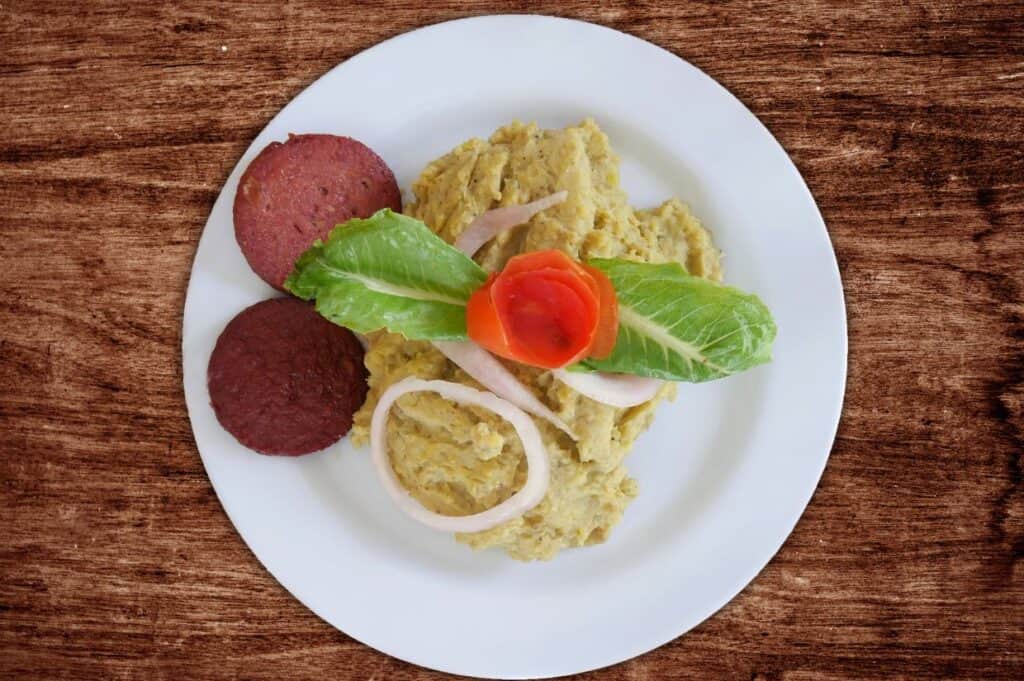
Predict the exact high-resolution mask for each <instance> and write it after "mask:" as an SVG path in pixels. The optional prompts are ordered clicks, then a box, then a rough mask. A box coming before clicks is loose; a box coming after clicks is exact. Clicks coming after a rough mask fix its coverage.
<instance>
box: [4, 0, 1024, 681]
mask: <svg viewBox="0 0 1024 681" xmlns="http://www.w3.org/2000/svg"><path fill="white" fill-rule="evenodd" d="M496 11H516V12H539V13H549V14H560V15H566V16H575V17H580V18H583V19H587V20H590V21H595V22H599V23H602V24H606V25H609V26H612V27H614V28H618V29H621V30H625V31H628V32H630V33H633V34H636V35H639V36H641V37H643V38H646V39H648V40H650V41H652V42H654V43H656V44H658V45H661V46H663V47H665V48H667V49H669V50H671V51H673V52H675V53H677V54H679V55H681V56H682V57H684V58H686V59H688V60H690V61H691V62H692V63H694V64H695V65H697V66H698V67H700V68H702V69H703V70H705V71H706V72H707V73H708V74H710V75H711V76H712V77H714V78H715V79H717V80H718V81H719V82H721V83H722V84H724V85H725V86H726V87H727V88H729V89H730V90H731V91H733V92H734V93H735V94H736V95H737V96H738V97H739V98H740V99H741V100H742V101H743V102H744V103H745V104H746V105H747V106H749V107H750V108H751V109H752V110H753V111H754V113H755V114H757V115H758V116H759V117H760V119H761V120H762V121H764V123H765V124H766V125H767V126H768V127H769V129H771V131H772V132H773V133H774V134H775V135H776V136H777V137H778V139H779V140H780V141H781V143H782V144H783V146H784V147H785V148H786V150H787V151H788V152H789V153H790V154H791V155H792V157H793V159H794V160H795V162H796V164H797V166H798V167H799V168H800V170H801V171H802V172H803V174H804V177H805V178H806V179H807V182H808V184H809V186H810V188H811V190H812V192H813V193H814V195H815V197H816V198H817V200H818V203H819V205H820V207H821V210H822V213H823V214H824V216H825V219H826V222H827V223H828V225H829V230H830V233H831V235H832V239H833V242H834V244H835V248H836V252H837V254H838V258H839V262H840V266H841V269H842V274H843V279H844V282H845V288H846V296H847V303H848V306H849V318H850V367H849V368H850V373H849V384H848V394H847V401H846V408H845V411H844V415H843V420H842V424H841V426H840V430H839V436H838V439H837V441H836V445H835V449H834V451H833V453H832V458H831V460H830V462H829V466H828V468H827V470H826V472H825V475H824V478H823V480H822V481H821V485H820V487H819V489H818V491H817V493H816V494H815V497H814V499H813V501H812V503H811V505H810V507H809V508H808V510H807V512H806V514H805V515H804V517H803V519H802V520H801V521H800V523H799V525H798V526H797V528H796V531H795V532H794V533H793V535H792V536H791V537H790V539H789V541H788V542H787V543H786V545H785V546H784V548H783V549H782V551H781V552H780V553H779V554H778V556H776V558H775V559H774V560H773V561H772V562H771V564H770V565H769V566H768V567H767V568H766V569H765V571H764V572H763V573H762V574H761V575H760V577H758V579H757V580H756V581H754V583H753V584H751V585H750V586H749V587H748V588H747V589H746V590H745V591H744V592H743V593H742V594H741V595H740V596H739V597H737V598H736V599H735V600H734V601H732V602H731V603H730V604H729V605H727V606H726V607H725V608H723V609H722V610H721V611H720V612H719V613H718V614H717V615H715V616H714V617H712V618H711V619H710V620H708V621H707V622H705V623H704V624H702V625H701V626H699V627H698V628H697V629H695V630H694V631H692V632H691V633H689V634H688V635H686V636H684V637H682V638H680V639H677V640H676V641H674V642H672V643H670V644H668V645H666V646H664V647H662V648H660V649H658V650H657V651H654V652H652V653H650V654H648V655H645V656H643V657H641V658H638V659H636V660H632V661H630V662H627V663H624V664H621V665H618V666H617V667H614V668H612V669H608V670H604V671H601V672H598V673H595V674H593V675H592V678H594V679H621V678H628V679H637V680H642V679H662V678H681V679H682V678H704V679H711V678H713V679H718V678H722V679H787V680H793V681H796V680H802V679H883V678H884V679H897V678H899V679H937V678H943V679H981V678H986V679H997V678H999V679H1020V678H1024V474H1022V466H1024V463H1022V454H1024V276H1022V275H1021V269H1022V265H1024V4H1022V3H1020V2H992V3H977V4H975V3H966V2H913V3H892V2H888V1H882V0H873V1H871V2H860V3H855V4H852V3H847V2H838V1H837V2H819V1H816V2H807V3H804V2H800V3H796V2H794V3H791V4H785V5H783V4H771V3H763V2H730V3H724V4H719V3H702V2H687V3H664V2H630V1H626V0H615V1H612V2H606V3H591V2H582V1H579V0H575V1H572V2H561V3H554V2H516V3H486V2H452V1H445V2H437V3H411V2H394V3H360V4H358V5H355V4H353V5H345V4H342V3H333V2H324V3H319V4H313V3H304V2H288V3H283V4H282V3H279V2H248V1H246V2H227V3H219V2H204V3H190V4H180V5H170V4H168V5H164V4H162V3H131V2H123V3H113V2H111V3H108V2H88V3H83V4H81V5H80V4H79V3H70V2H66V3H51V2H38V1H34V0H0V234H2V238H0V294H2V295H0V339H2V340H0V423H2V427H0V433H2V434H0V445H2V451H0V481H2V487H0V519H2V526H0V529H2V532H3V539H2V541H0V677H3V678H5V679H6V678H40V679H44V678H45V679H57V678H60V679H94V678H95V679H99V678H132V679H135V678H138V679H179V678H189V679H230V678H246V679H280V678H312V677H322V676H325V675H329V676H330V677H333V678H346V677H351V678H366V679H369V678H376V679H414V678H415V679H419V678H426V679H434V678H441V677H442V675H441V674H437V673H433V672H427V671H424V670H420V669H417V668H415V667H412V666H410V665H407V664H404V663H401V662H398V661H395V660H392V659H390V658H388V657H386V656H384V655H381V654H379V653H377V652H375V651H373V650H370V649H369V648H366V647H364V646H362V645H361V644H359V643H357V642H355V641H353V640H351V639H349V638H348V637H346V636H345V635H344V634H341V633H339V632H337V631H335V630H334V629H332V628H331V627H330V626H328V625H326V624H325V623H323V622H322V621H320V620H319V619H317V618H316V617H315V616H314V615H313V614H311V613H310V612H309V611H307V610H306V609H305V608H304V607H303V606H302V605H300V604H299V603H298V602H297V601H295V600H294V599H293V598H292V597H290V596H289V595H288V594H287V593H286V592H285V591H284V590H283V589H282V588H281V587H280V586H278V585H277V583H276V582H275V581H274V580H273V579H272V578H271V577H270V576H269V575H268V574H267V573H266V572H265V571H264V570H263V568H262V567H261V566H260V565H259V563H258V562H257V561H256V559H255V558H254V557H253V556H252V555H251V554H250V553H249V551H248V550H247V549H246V547H245V546H244V545H243V543H242V542H241V540H240V539H239V537H238V536H237V534H236V533H235V531H234V529H233V528H232V526H231V524H230V522H229V521H228V519H227V518H226V516H225V515H224V513H223V511H222V510H221V508H220V505H219V503H218V502H217V499H216V497H215V495H214V493H213V490H212V488H211V487H210V484H209V481H208V480H207V478H206V476H205V474H204V472H203V468H202V464H201V462H200V460H199V457H198V455H197V452H196V449H195V445H194V442H193V440H192V435H191V431H190V428H189V423H188V418H187V416H186V413H185V404H184V399H183V395H182V389H181V370H180V360H181V358H180V350H179V347H180V325H181V312H182V305H183V301H184V294H185V286H186V282H187V279H188V273H189V267H190V265H191V261H192V256H193V253H194V251H195V247H196V243H197V241H198V238H199V235H200V232H201V230H202V227H203V224H204V222H205V220H206V217H207V214H208V213H209V210H210V208H211V206H212V203H213V201H214V199H215V197H216V195H217V192H218V191H219V189H220V187H221V185H222V183H223V182H224V180H225V179H226V177H227V175H228V173H229V171H230V169H231V168H232V166H233V165H234V164H235V162H236V161H237V159H238V158H239V156H240V155H241V153H242V152H243V150H244V149H245V148H246V146H247V145H248V144H249V143H250V141H251V140H252V138H253V137H254V136H255V135H256V134H257V133H258V132H259V130H260V129H261V128H262V127H263V126H264V125H265V124H266V123H267V121H268V120H269V119H270V118H271V117H272V116H273V115H274V114H275V113H276V112H277V111H278V110H279V109H280V108H281V107H282V106H284V105H285V104H286V103H287V102H288V101H289V100H290V99H291V98H292V97H294V96H295V95H296V94H297V93H298V92H299V91H300V90H301V89H302V88H303V87H304V86H306V85H307V84H309V83H310V82H311V81H313V80H314V79H315V78H317V77H318V76H320V75H321V74H322V73H324V72H325V71H326V70H328V69H329V68H331V67H332V66H334V65H335V64H337V63H339V62H342V61H344V60H346V59H348V58H349V57H351V56H352V55H354V54H356V53H357V52H359V51H360V50H363V49H365V48H367V47H369V46H371V45H374V44H375V43H377V42H379V41H381V40H383V39H385V38H388V37H391V36H394V35H396V34H399V33H402V32H404V31H407V30H410V29H413V28H416V27H418V26H422V25H424V24H428V23H434V22H437V21H441V20H445V19H451V18H455V17H458V16H464V15H469V14H485V13H491V12H496Z"/></svg>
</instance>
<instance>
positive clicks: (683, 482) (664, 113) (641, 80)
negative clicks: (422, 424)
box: [182, 16, 846, 678]
mask: <svg viewBox="0 0 1024 681" xmlns="http://www.w3.org/2000/svg"><path fill="white" fill-rule="evenodd" d="M585 116H593V117H594V118H595V119H596V120H597V122H598V123H599V124H600V125H601V127H602V128H603V129H604V130H605V131H606V132H607V133H608V135H609V137H610V138H611V142H612V146H613V147H614V148H615V149H616V150H618V152H619V153H620V154H621V156H622V161H623V162H622V173H621V176H622V183H623V185H624V186H625V188H626V190H627V191H628V192H629V195H630V198H631V200H632V203H633V204H634V205H637V206H650V205H654V204H657V203H659V202H660V201H662V200H663V199H665V198H667V197H669V196H679V197H680V198H682V199H683V200H684V201H686V202H688V203H689V204H690V206H691V207H692V209H693V211H694V213H696V215H698V216H699V217H700V218H701V219H702V220H703V221H704V223H705V224H706V225H707V226H708V227H709V228H710V229H711V230H712V232H713V233H714V236H715V240H716V241H717V243H718V244H719V246H720V247H722V248H723V249H724V250H725V252H726V254H727V258H726V260H725V263H726V279H727V281H728V282H729V283H731V284H734V285H736V286H739V287H741V288H744V289H748V290H750V291H754V292H756V293H758V294H759V295H760V296H761V297H762V298H763V299H764V300H765V302H767V304H768V305H769V306H770V307H771V309H772V310H773V312H774V314H775V319H776V321H777V323H778V326H779V336H778V341H777V343H776V348H775V359H774V361H773V362H772V363H771V364H769V365H767V366H763V367H759V368H758V369H755V370H753V371H750V372H748V373H746V374H743V375H740V376H735V377H732V378H729V379H726V380H724V381H719V382H714V383H709V384H703V385H681V386H680V390H679V398H678V399H677V400H676V402H674V403H671V404H665V405H662V407H661V408H660V410H659V413H658V418H657V419H656V421H655V424H654V426H653V427H652V428H651V430H650V431H648V432H647V433H645V434H644V435H643V436H642V437H641V438H640V440H639V441H638V442H637V444H636V448H635V450H634V452H633V454H632V455H631V456H630V457H629V458H628V459H627V466H628V468H629V470H630V473H631V474H632V476H633V477H635V478H636V479H637V480H638V481H639V483H640V489H641V492H640V496H639V498H637V499H636V500H635V501H634V502H633V504H632V505H631V506H629V508H628V509H627V510H626V514H625V518H624V519H623V521H622V523H621V524H620V525H619V526H618V527H617V528H616V529H615V531H614V532H612V534H611V537H610V539H609V540H608V542H607V543H605V544H602V545H600V546H594V547H590V548H585V549H575V550H570V551H565V552H563V553H562V554H560V555H559V556H557V557H556V558H555V560H553V561H551V562H547V563H532V564H522V563H518V562H515V561H513V560H511V559H509V558H507V557H505V555H504V554H503V553H500V552H495V551H487V552H480V553H475V552H473V551H471V550H470V549H468V548H467V547H465V546H463V545H461V544H457V543H455V541H454V539H453V538H452V537H451V536H449V535H445V534H438V533H434V532H432V531H430V530H428V529H426V528H423V527H421V526H420V525H417V524H416V523H415V522H413V521H412V520H410V519H408V518H407V517H406V516H404V515H402V514H401V513H400V512H399V511H397V510H396V509H395V508H393V507H392V506H391V504H390V503H389V501H388V498H387V495H386V494H385V492H384V490H383V489H381V488H380V487H379V486H378V485H377V482H376V479H375V477H374V474H373V471H372V469H371V466H370V458H369V455H368V453H367V452H366V451H360V450H354V449H353V448H352V447H351V446H350V445H349V444H348V443H347V442H343V443H342V444H340V445H338V446H336V447H335V448H333V449H330V450H328V451H326V452H323V453H319V454H315V455H311V456H307V457H302V458H298V459H289V458H275V457H266V456H259V455H257V454H254V453H253V452H251V451H248V450H246V449H245V448H243V447H242V446H241V445H239V444H238V443H237V442H236V441H235V440H234V439H233V438H232V437H231V436H230V435H229V434H227V433H226V432H225V431H224V430H222V429H221V427H220V426H219V425H218V423H217V421H216V419H215V417H214V414H213V411H212V410H211V408H210V406H209V400H208V396H207V391H206V365H207V361H208V359H209V356H210V352H211V350H212V349H213V345H214V342H215V341H216V338H217V335H218V334H219V333H220V331H221V329H223V328H224V325H225V324H226V323H227V322H228V320H230V319H231V317H232V316H234V315H235V314H236V313H237V312H239V311H240V310H242V309H243V308H244V307H246V306H248V305H250V304H252V303H254V302H256V301H258V300H261V299H264V298H267V297H270V296H272V295H274V292H273V291H272V290H271V289H270V288H268V287H267V286H266V285H264V284H263V283H262V282H261V281H260V280H259V279H258V278H257V277H256V276H255V275H254V274H252V272H251V271H250V270H249V268H248V266H247V265H246V263H245V260H244V259H243V258H242V255H241V253H239V250H238V247H237V246H236V245H235V240H234V233H233V229H232V221H231V206H232V201H233V199H234V195H235V188H236V185H237V183H238V177H239V175H240V174H241V172H242V170H243V169H244V168H245V167H246V166H247V165H248V163H249V161H250V160H252V158H253V157H254V156H255V155H256V153H257V152H259V150H260V149H262V148H263V147H264V146H266V145H267V143H269V142H271V141H273V140H283V139H285V137H286V136H287V134H288V133H290V132H295V133H302V132H324V133H335V134H339V135H349V136H352V137H355V138H357V139H359V140H362V141H363V142H365V143H366V144H368V145H369V146H371V147H372V148H373V149H375V150H376V151H377V152H378V153H379V154H380V155H381V156H382V157H383V158H384V159H385V160H386V161H387V162H388V163H389V164H390V165H391V167H392V168H393V169H394V171H395V174H396V175H397V177H398V181H399V184H400V185H401V186H402V187H403V189H406V190H407V189H408V187H409V185H410V183H411V182H412V180H413V179H414V178H415V177H416V175H417V174H418V173H419V171H420V170H421V169H422V168H423V166H424V165H425V164H426V163H427V162H429V161H430V160H432V159H434V158H435V157H437V156H439V155H441V154H443V153H444V152H446V151H447V150H449V149H450V148H452V147H453V146H455V145H456V144H457V143H459V142H461V141H463V140H465V139H467V138H469V137H472V136H475V135H476V136H486V135H488V134H489V133H490V132H491V131H493V130H494V129H495V128H497V127H499V126H501V125H502V124H504V123H507V122H509V121H511V120H513V119H520V120H528V121H537V122H538V123H539V124H541V125H542V126H546V127H562V126H565V125H569V124H574V123H576V122H578V121H579V120H581V119H582V118H584V117H585ZM182 346H183V347H182V355H183V362H184V381H185V396H186V399H187V402H188V410H189V416H190V418H191V420H192V428H193V430H194V432H195V438H196V444H197V446H198V448H199V452H200V454H201V455H202V458H203V463H204V465H205V466H206V470H207V472H208V473H209V476H210V480H211V481H212V482H213V485H214V487H215V488H216V490H217V495H218V496H219V497H220V500H221V503H222V504H223V505H224V509H225V510H226V511H227V513H228V515H229V516H230V518H231V520H232V522H233V523H234V524H235V527H237V528H238V532H239V533H240V534H241V535H242V538H243V539H244V540H245V541H246V543H247V544H248V545H249V547H250V548H251V549H252V551H253V552H254V553H255V554H256V556H257V557H258V558H259V559H260V561H262V563H263V564H264V565H265V566H266V567H267V569H268V570H270V572H271V574H273V575H274V577H275V578H277V580H278V581H280V582H281V584H282V585H284V587H285V588H287V589H288V590H289V591H290V592H291V593H293V594H294V595H295V597H296V598H298V599H299V600H300V601H302V602H303V603H304V604H306V606H308V607H309V608H310V609H311V610H313V611H314V612H315V613H317V614H318V615H319V616H320V617H322V618H323V619H325V620H327V621H328V622H330V623H331V624H332V625H334V626H335V627H337V628H338V629H340V630H342V631H344V632H345V633H346V634H348V635H349V636H352V637H353V638H356V639H358V640H360V641H362V642H364V643H366V644H367V645H370V646H373V647H374V648H376V649H378V650H381V651H383V652H385V653H387V654H389V655H393V656H395V657H398V658H401V659H403V660H408V661H410V662H414V663H416V664H419V665H423V666H425V667H432V668H434V669H440V670H444V671H448V672H454V673H459V674H468V675H474V676H483V677H506V678H508V677H546V676H556V675H561V674H570V673H574V672H580V671H585V670H588V669H593V668H596V667H602V666H605V665H610V664H613V663H615V662H619V661H621V660H625V659H627V658H630V657H633V656H635V655H639V654H641V653H643V652H646V651H648V650H651V649H652V648H655V647H657V646H659V645H661V644H662V643H665V642H666V641H670V640H672V639H673V638H675V637H677V636H679V635H680V634H682V633H684V632H686V631H687V630H688V629H690V628H691V627H693V626H695V625H697V624H699V623H700V622H701V621H702V620H704V619H705V618H707V617H708V616H709V615H711V614H712V613H714V612H715V611H716V610H717V609H718V608H720V607H722V605H724V604H725V603H726V602H727V601H729V599H731V598H732V597H733V596H735V595H736V594H737V593H739V591H740V590H741V589H743V587H744V586H745V585H746V584H747V583H748V582H750V580H751V579H753V578H754V576H756V575H757V573H758V572H759V571H760V570H761V569H762V568H763V567H764V565H765V564H766V563H767V562H768V560H769V559H770V558H771V557H772V555H773V554H774V553H775V552H776V551H777V550H778V549H779V547H780V546H781V545H782V543H783V541H784V540H785V539H786V537H787V536H788V535H789V533H790V531H791V530H792V529H793V526H794V524H795V523H796V521H797V519H798V518H799V517H800V513H801V512H802V511H803V509H804V507H805V506H806V505H807V502H808V501H809V500H810V498H811V494H812V493H813V492H814V488H815V486H816V485H817V482H818V478H819V477H820V475H821V472H822V469H823V468H824V466H825V461H826V459H827V458H828V453H829V449H830V448H831V445H832V440H833V437H834V436H835V431H836V426H837V423H838V420H839V413H840V409H841V406H842V398H843V389H844V383H845V375H846V320H845V310H844V305H843V295H842V285H841V283H840V280H839V272H838V268H837V267H836V260H835V256H834V254H833V252H832V247H831V245H830V243H829V238H828V234H827V232H826V231H825V225H824V223H823V222H822V219H821V215H820V214H819V212H818V209H817V207H816V206H815V204H814V200H813V199H812V198H811V195H810V193H809V192H808V190H807V187H806V186H805V184H804V182H803V180H802V179H801V177H800V175H799V173H798V172H797V170H796V168H795V167H794V166H793V164H792V162H790V160H789V158H788V157H787V156H786V153H785V152H784V151H783V150H782V148H781V147H780V146H779V144H778V143H777V142H776V141H775V140H774V139H773V138H772V136H771V134H769V132H768V131H767V130H766V129H765V128H764V127H763V126H762V125H761V124H760V123H759V122H758V121H757V119H755V118H754V116H753V115H752V114H751V113H750V112H749V111H748V110H747V109H746V108H745V107H744V106H743V105H742V104H741V103H740V102H739V101H738V100H736V99H735V98H734V97H733V96H732V95H730V94H729V93H728V92H727V91H726V90H725V89H724V88H722V87H721V86H720V85H718V84H717V83H715V82H714V81H713V80H711V79H710V78H709V77H707V76H706V75H704V74H703V73H702V72H700V71H698V70H697V69H696V68H694V67H693V66H691V65H690V64H688V63H686V62H685V61H683V60H681V59H679V58H678V57H676V56H674V55H672V54H670V53H669V52H666V51H664V50H662V49H660V48H658V47H655V46H654V45H651V44H650V43H647V42H644V41H642V40H639V39H637V38H633V37H631V36H628V35H625V34H623V33H619V32H617V31H613V30H610V29H608V28H603V27H600V26H595V25H592V24H587V23H582V22H577V21H570V20H565V19H556V18H551V17H540V16H490V17H481V18H476V19H466V20H461V21H453V22H449V23H444V24H439V25H436V26H430V27H428V28H424V29H421V30H418V31H414V32H412V33H408V34H406V35H402V36H399V37H397V38H394V39H392V40H388V41H387V42H384V43H382V44H380V45H378V46H376V47H374V48H372V49H370V50H367V51H366V52H363V53H362V54H360V55H358V56H357V57H354V58H352V59H350V60H348V61H347V62H345V63H344V64H342V65H341V66H339V67H337V68H335V69H334V70H332V71H331V72H329V73H328V74H327V75H325V76H323V77H322V78H321V79H320V80H318V81H316V82H315V83H314V84H313V85H311V86H310V87H309V88H307V89H306V90H305V91H304V92H302V94H300V95H299V96H298V97H296V98H295V100H294V101H292V102H291V103H290V104H289V105H288V106H286V107H285V108H284V110H283V111H281V113H280V114H278V116H277V117H276V118H274V120H273V121H271V122H270V124H269V125H268V126H267V127H266V129H265V130H263V132H262V133H260V135H259V137H257V138H256V140H255V141H253V143H252V145H251V146H250V147H249V149H248V150H247V151H246V153H245V155H244V156H243V157H242V159H241V160H240V161H239V163H238V165H237V166H236V167H235V169H234V172H232V173H231V177H230V178H228V181H227V184H226V185H225V186H224V189H223V190H222V191H221V194H220V197H219V198H218V199H217V202H216V203H215V204H214V207H213V212H212V213H211V215H210V219H209V221H208V222H207V223H206V229H205V231H204V232H203V236H202V239H201V240H200V242H199V250H198V252H197V254H196V259H195V264H194V265H193V269H192V279H191V283H190V284H189V289H188V298H187V300H186V303H185V316H184V327H183V340H182Z"/></svg>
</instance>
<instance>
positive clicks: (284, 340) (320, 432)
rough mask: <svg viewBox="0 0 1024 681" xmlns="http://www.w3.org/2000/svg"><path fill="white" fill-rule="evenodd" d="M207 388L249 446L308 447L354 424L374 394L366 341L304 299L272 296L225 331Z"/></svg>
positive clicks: (272, 449)
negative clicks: (368, 392)
mask: <svg viewBox="0 0 1024 681" xmlns="http://www.w3.org/2000/svg"><path fill="white" fill-rule="evenodd" d="M207 387H208V388H209V391H210V403H211V404H212V405H213V410H214V412H215V413H216V415H217V420H219V421H220V423H221V425H222V426H224V428H225V429H226V430H227V431H228V432H229V433H231V434H232V435H234V436H235V438H236V439H237V440H238V441H239V442H241V443H242V444H243V445H245V446H246V447H249V448H250V449H254V450H256V451H257V452H262V453H263V454H278V455H285V456H298V455H300V454H308V453H310V452H315V451H317V450H320V449H323V448H324V447H327V446H328V445H330V444H332V443H334V442H337V441H338V440H339V439H340V438H341V437H342V436H343V435H345V433H347V432H348V430H349V428H351V427H352V415H353V414H354V413H355V411H356V410H357V409H359V407H360V406H361V405H362V403H363V400H364V399H365V398H366V389H367V386H366V368H365V367H364V366H363V347H362V345H360V343H359V340H358V339H357V338H356V337H355V335H353V334H352V332H351V331H349V330H348V329H345V328H342V327H340V326H337V325H335V324H332V323H331V322H329V321H327V320H326V319H324V318H323V317H321V316H320V315H319V314H318V313H317V312H316V310H314V309H313V307H312V306H311V305H309V304H307V303H304V302H302V301H300V300H298V299H297V298H274V299H271V300H264V301H262V302H259V303H256V304H255V305H253V306H251V307H249V308H246V309H245V310H243V311H242V312H241V313H239V314H238V316H236V317H235V318H234V319H232V320H231V322H229V323H228V325H227V326H226V327H225V328H224V331H223V332H221V334H220V338H218V339H217V345H216V346H215V347H214V349H213V354H212V355H211V356H210V364H209V367H208V369H207Z"/></svg>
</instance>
